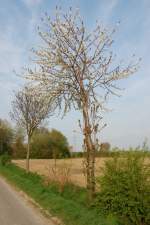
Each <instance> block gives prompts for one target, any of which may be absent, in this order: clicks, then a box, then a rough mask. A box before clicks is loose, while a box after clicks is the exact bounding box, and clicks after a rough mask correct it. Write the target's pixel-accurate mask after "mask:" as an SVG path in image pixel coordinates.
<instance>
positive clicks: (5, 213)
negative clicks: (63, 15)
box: [0, 177, 54, 225]
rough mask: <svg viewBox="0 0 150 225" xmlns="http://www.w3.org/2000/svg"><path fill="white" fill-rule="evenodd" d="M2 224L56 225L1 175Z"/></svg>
mask: <svg viewBox="0 0 150 225" xmlns="http://www.w3.org/2000/svg"><path fill="white" fill-rule="evenodd" d="M0 225H54V224H53V223H52V222H51V221H49V220H48V219H46V218H45V217H44V216H43V215H42V214H41V213H40V212H39V210H38V209H36V208H35V207H33V206H32V205H31V203H29V201H28V200H26V199H25V198H24V197H23V196H21V195H20V194H19V193H18V192H17V191H16V190H15V189H14V188H12V187H11V186H10V185H9V184H7V183H6V182H5V181H4V180H3V179H2V178H1V177H0Z"/></svg>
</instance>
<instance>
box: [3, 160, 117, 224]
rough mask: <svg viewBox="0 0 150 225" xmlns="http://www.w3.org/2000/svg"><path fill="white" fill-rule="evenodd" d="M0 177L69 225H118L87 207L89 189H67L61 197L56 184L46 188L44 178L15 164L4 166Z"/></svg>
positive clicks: (68, 187)
mask: <svg viewBox="0 0 150 225" xmlns="http://www.w3.org/2000/svg"><path fill="white" fill-rule="evenodd" d="M0 174H1V175H2V176H4V177H5V178H6V179H7V180H8V181H9V182H11V183H12V184H13V185H15V186H16V187H17V188H19V189H21V190H22V191H24V192H25V193H26V194H27V195H28V196H30V197H31V198H32V199H34V200H35V201H36V202H37V203H38V204H39V205H40V206H41V207H42V208H43V209H44V210H47V211H48V212H49V213H51V214H52V215H53V216H57V217H58V218H60V219H61V220H62V222H63V223H64V224H65V225H117V223H116V222H115V221H114V219H113V218H109V217H108V218H103V217H102V216H100V215H99V214H97V212H96V211H95V209H92V208H91V207H88V205H86V195H87V194H86V190H85V189H80V188H76V187H74V186H67V187H66V188H65V190H64V192H63V193H62V194H60V193H59V191H58V188H57V187H56V186H55V185H49V186H45V185H44V182H43V177H42V176H39V175H37V174H35V173H29V174H26V172H25V170H24V169H21V168H19V167H17V166H15V165H14V164H9V165H7V166H2V165H0Z"/></svg>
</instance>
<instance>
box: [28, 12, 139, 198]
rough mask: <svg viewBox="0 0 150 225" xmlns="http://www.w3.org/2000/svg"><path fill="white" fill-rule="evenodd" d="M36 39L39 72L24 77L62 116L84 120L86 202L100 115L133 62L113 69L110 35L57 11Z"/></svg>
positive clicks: (73, 15) (91, 186) (132, 69)
mask: <svg viewBox="0 0 150 225" xmlns="http://www.w3.org/2000/svg"><path fill="white" fill-rule="evenodd" d="M43 21H44V22H43V24H44V25H43V28H42V29H40V30H39V34H40V36H41V38H42V40H43V43H44V44H43V46H42V47H41V48H39V49H36V50H35V51H34V53H35V58H34V61H35V62H36V63H37V64H38V68H39V70H38V71H37V70H36V71H32V70H29V74H28V75H27V76H26V78H28V79H31V80H33V81H35V82H38V84H39V87H40V88H42V89H43V90H45V91H47V93H50V94H52V95H55V96H56V98H57V100H58V101H59V106H60V108H64V113H66V112H68V111H69V110H70V109H71V108H72V107H74V108H75V109H77V110H79V111H80V112H81V114H82V117H83V124H80V127H81V130H82V132H83V135H84V141H83V142H84V149H85V152H86V154H85V155H86V175H87V189H88V193H89V199H92V197H93V196H94V193H95V151H96V148H95V144H96V142H95V141H96V139H97V138H96V135H97V133H98V131H100V130H101V129H102V127H103V126H104V125H102V123H101V119H102V117H101V114H102V112H103V110H104V103H105V102H106V100H107V99H108V96H109V95H111V94H113V95H117V93H116V90H118V89H119V87H117V86H116V82H117V81H118V80H121V79H124V78H127V77H128V76H129V75H130V74H133V73H135V72H136V70H137V63H134V62H133V61H132V62H130V63H129V64H128V65H127V66H124V65H122V64H117V65H114V57H113V53H112V50H111V45H112V43H113V40H112V35H113V33H114V31H115V30H114V29H113V30H109V29H106V28H105V27H103V26H101V25H99V24H98V25H97V26H96V28H95V29H94V30H93V31H92V32H89V31H88V30H87V29H86V27H85V24H84V22H83V20H82V19H81V17H80V15H79V12H78V11H76V12H75V13H74V12H72V9H70V11H69V12H68V13H62V12H61V10H59V9H58V8H57V11H56V16H55V17H53V20H51V19H50V17H49V16H47V15H46V18H45V19H43Z"/></svg>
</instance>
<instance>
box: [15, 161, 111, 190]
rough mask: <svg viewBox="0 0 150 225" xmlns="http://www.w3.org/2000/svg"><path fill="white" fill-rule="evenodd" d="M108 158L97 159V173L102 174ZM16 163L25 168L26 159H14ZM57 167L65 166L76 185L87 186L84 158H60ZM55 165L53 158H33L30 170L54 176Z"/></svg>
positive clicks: (61, 168) (60, 168)
mask: <svg viewBox="0 0 150 225" xmlns="http://www.w3.org/2000/svg"><path fill="white" fill-rule="evenodd" d="M106 160H108V158H97V159H96V174H100V172H101V168H103V167H104V165H105V161H106ZM13 162H14V163H15V164H16V165H18V166H20V167H22V168H25V162H26V161H25V160H14V161H13ZM56 165H57V168H58V169H59V170H60V171H61V170H63V169H64V168H66V169H68V170H69V174H70V180H71V182H73V183H74V184H76V185H79V186H83V187H84V186H85V184H86V177H85V175H84V168H85V166H84V162H83V159H82V158H76V159H58V160H57V161H56ZM54 167H55V161H54V160H53V159H31V160H30V170H31V171H32V172H37V173H38V174H40V175H45V176H46V177H52V175H53V174H52V173H53V172H52V171H53V169H54Z"/></svg>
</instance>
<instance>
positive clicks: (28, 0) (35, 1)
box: [22, 0, 43, 7]
mask: <svg viewBox="0 0 150 225" xmlns="http://www.w3.org/2000/svg"><path fill="white" fill-rule="evenodd" d="M22 1H23V3H24V4H25V5H26V6H27V7H31V6H34V5H39V4H40V3H41V2H42V1H43V0H22Z"/></svg>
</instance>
